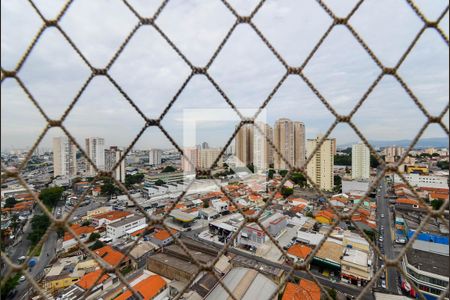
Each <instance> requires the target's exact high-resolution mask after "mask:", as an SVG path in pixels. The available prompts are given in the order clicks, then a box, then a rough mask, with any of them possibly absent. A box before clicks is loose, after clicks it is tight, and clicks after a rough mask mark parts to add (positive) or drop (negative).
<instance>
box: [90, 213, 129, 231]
mask: <svg viewBox="0 0 450 300" xmlns="http://www.w3.org/2000/svg"><path fill="white" fill-rule="evenodd" d="M132 216H134V214H133V213H131V212H128V211H121V210H111V211H107V212H104V213H101V214H98V215H93V216H92V217H91V220H92V226H95V227H100V226H105V225H108V224H111V223H114V222H117V221H120V220H123V219H125V218H129V217H132Z"/></svg>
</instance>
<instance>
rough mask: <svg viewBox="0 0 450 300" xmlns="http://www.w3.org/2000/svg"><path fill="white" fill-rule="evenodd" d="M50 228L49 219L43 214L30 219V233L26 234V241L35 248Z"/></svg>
mask: <svg viewBox="0 0 450 300" xmlns="http://www.w3.org/2000/svg"><path fill="white" fill-rule="evenodd" d="M49 226H50V219H49V218H48V217H47V215H45V214H40V215H35V216H34V217H33V219H31V232H30V233H29V234H28V237H27V238H28V240H30V242H31V245H32V246H35V245H37V243H39V241H40V240H41V238H42V236H43V235H44V234H45V232H46V231H47V228H48V227H49Z"/></svg>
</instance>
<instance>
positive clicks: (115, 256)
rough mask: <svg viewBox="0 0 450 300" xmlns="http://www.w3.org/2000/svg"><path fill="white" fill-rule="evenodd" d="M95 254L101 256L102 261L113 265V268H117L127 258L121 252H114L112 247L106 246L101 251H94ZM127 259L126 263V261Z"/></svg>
mask: <svg viewBox="0 0 450 300" xmlns="http://www.w3.org/2000/svg"><path fill="white" fill-rule="evenodd" d="M94 252H95V254H97V255H98V256H100V258H101V259H103V260H104V261H105V262H106V263H108V264H109V265H111V266H112V267H115V266H117V265H118V264H119V262H120V261H121V260H122V258H123V257H124V256H125V255H124V254H122V253H121V252H119V251H117V250H114V249H113V248H112V247H111V246H109V245H106V246H104V247H102V248H100V249H97V250H95V251H94ZM126 260H127V259H125V260H124V261H126Z"/></svg>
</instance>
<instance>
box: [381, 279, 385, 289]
mask: <svg viewBox="0 0 450 300" xmlns="http://www.w3.org/2000/svg"><path fill="white" fill-rule="evenodd" d="M381 287H382V288H383V289H385V288H386V280H381Z"/></svg>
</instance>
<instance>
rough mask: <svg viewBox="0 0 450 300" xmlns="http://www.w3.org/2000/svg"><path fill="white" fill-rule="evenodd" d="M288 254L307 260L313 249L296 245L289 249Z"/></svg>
mask: <svg viewBox="0 0 450 300" xmlns="http://www.w3.org/2000/svg"><path fill="white" fill-rule="evenodd" d="M287 253H289V254H291V255H294V256H296V257H298V258H301V259H306V258H307V257H308V255H309V254H310V253H311V248H309V247H308V246H304V245H299V244H294V245H293V246H291V247H290V248H289V249H288V251H287Z"/></svg>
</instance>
